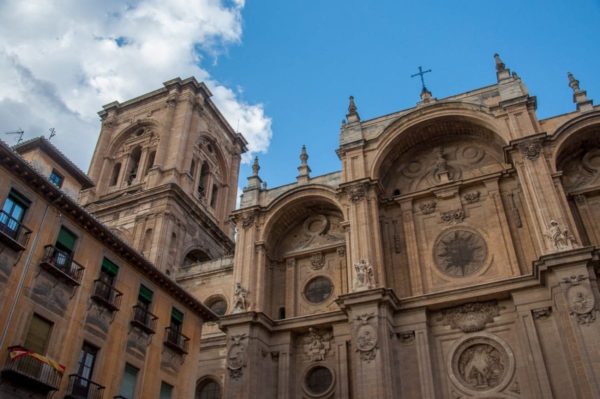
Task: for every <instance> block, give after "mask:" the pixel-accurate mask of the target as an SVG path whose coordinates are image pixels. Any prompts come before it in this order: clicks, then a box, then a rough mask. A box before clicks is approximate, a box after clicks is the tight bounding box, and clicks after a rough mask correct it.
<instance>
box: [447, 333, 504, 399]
mask: <svg viewBox="0 0 600 399" xmlns="http://www.w3.org/2000/svg"><path fill="white" fill-rule="evenodd" d="M507 349H508V347H507V346H505V345H503V344H501V343H500V342H499V341H497V340H496V339H492V338H490V337H488V336H480V337H473V338H468V339H466V340H464V341H463V342H462V343H461V344H460V345H459V346H458V347H457V348H456V350H455V351H454V353H453V354H452V363H451V366H452V367H451V372H452V377H454V378H453V380H454V381H455V383H457V384H458V385H459V387H461V388H463V389H465V388H466V390H467V391H468V392H473V393H479V392H485V391H491V390H498V389H502V388H504V387H505V386H506V384H507V383H508V382H509V379H510V378H511V376H512V370H513V369H514V356H513V355H512V353H510V354H509V352H508V351H507Z"/></svg>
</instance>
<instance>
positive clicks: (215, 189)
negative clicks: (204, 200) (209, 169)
mask: <svg viewBox="0 0 600 399" xmlns="http://www.w3.org/2000/svg"><path fill="white" fill-rule="evenodd" d="M218 194H219V188H218V187H217V185H216V184H213V186H212V193H211V194H210V207H211V208H214V207H215V205H217V196H218Z"/></svg>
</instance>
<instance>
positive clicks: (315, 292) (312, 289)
mask: <svg viewBox="0 0 600 399" xmlns="http://www.w3.org/2000/svg"><path fill="white" fill-rule="evenodd" d="M332 291H333V284H332V283H331V280H329V279H328V278H327V277H324V276H318V277H315V278H313V279H312V280H310V281H309V282H308V284H306V286H305V287H304V296H305V297H306V299H308V300H309V301H310V302H312V303H320V302H323V301H324V300H326V299H327V298H329V296H330V295H331V293H332Z"/></svg>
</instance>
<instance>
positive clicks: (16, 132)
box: [4, 128, 25, 144]
mask: <svg viewBox="0 0 600 399" xmlns="http://www.w3.org/2000/svg"><path fill="white" fill-rule="evenodd" d="M4 134H18V135H19V140H17V144H19V143H20V142H21V141H23V134H25V132H24V131H23V129H21V128H19V129H18V130H14V131H12V132H4Z"/></svg>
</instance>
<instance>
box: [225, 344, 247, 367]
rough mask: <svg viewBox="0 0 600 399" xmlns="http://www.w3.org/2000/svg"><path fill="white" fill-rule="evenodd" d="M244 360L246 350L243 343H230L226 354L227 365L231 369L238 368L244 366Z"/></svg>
mask: <svg viewBox="0 0 600 399" xmlns="http://www.w3.org/2000/svg"><path fill="white" fill-rule="evenodd" d="M245 361H246V350H245V348H244V346H243V345H232V346H231V348H229V354H228V355H227V367H229V368H230V369H231V370H239V369H241V368H242V367H244V363H245Z"/></svg>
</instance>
